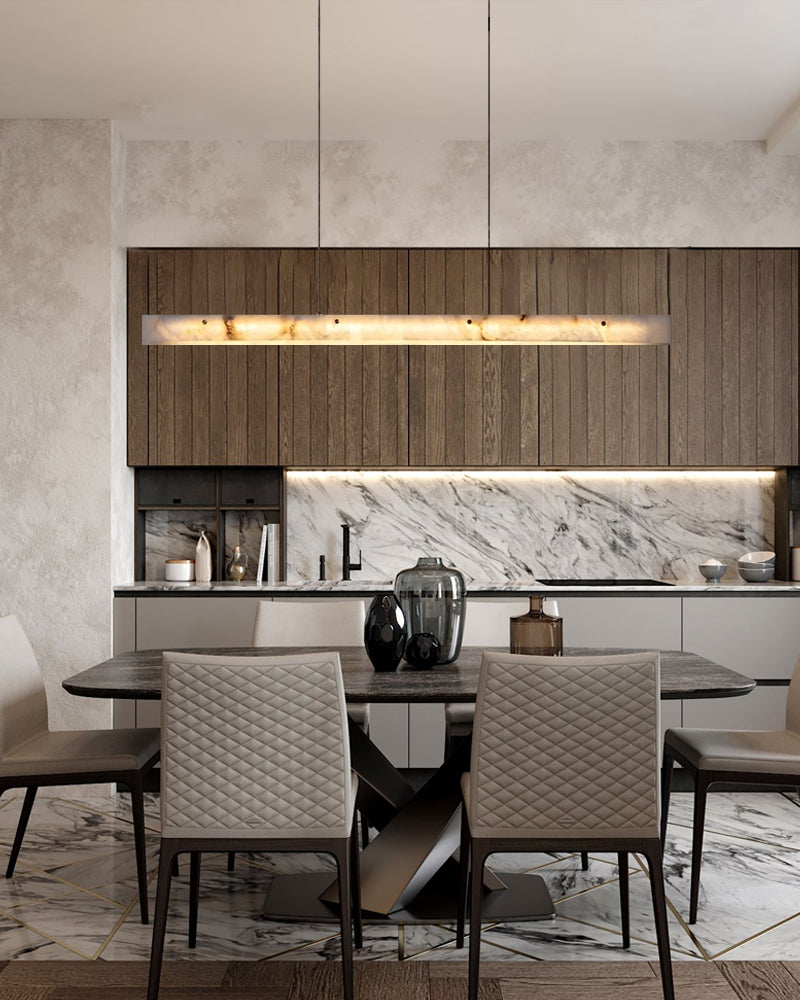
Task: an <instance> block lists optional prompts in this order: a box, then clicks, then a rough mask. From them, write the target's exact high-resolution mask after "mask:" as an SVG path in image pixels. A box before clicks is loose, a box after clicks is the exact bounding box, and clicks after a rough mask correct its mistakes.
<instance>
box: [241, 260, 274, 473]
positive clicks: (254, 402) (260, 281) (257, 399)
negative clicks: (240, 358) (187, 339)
mask: <svg viewBox="0 0 800 1000" xmlns="http://www.w3.org/2000/svg"><path fill="white" fill-rule="evenodd" d="M244 266H245V305H246V310H245V311H246V312H248V313H252V314H254V315H260V314H263V313H266V312H267V251H266V250H249V251H247V253H246V254H245V259H244ZM243 350H244V353H245V361H246V377H247V425H246V436H247V458H246V462H247V464H248V465H268V464H270V463H269V460H268V458H267V454H268V451H269V447H268V438H267V422H266V408H267V367H266V360H267V356H266V352H267V348H266V347H245V348H244V349H243ZM275 426H276V428H277V422H276V424H275Z"/></svg>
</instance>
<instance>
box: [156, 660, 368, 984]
mask: <svg viewBox="0 0 800 1000" xmlns="http://www.w3.org/2000/svg"><path fill="white" fill-rule="evenodd" d="M161 692H162V694H161V855H160V858H159V867H158V890H157V894H156V912H155V919H154V926H153V945H152V951H151V957H150V976H149V985H148V993H147V996H148V1000H156V997H157V996H158V987H159V980H160V976H161V960H162V955H163V949H164V934H165V930H166V921H167V909H168V905H169V894H170V882H171V878H172V862H173V859H174V858H175V857H177V856H178V855H179V854H181V853H183V852H188V853H191V854H192V855H195V854H196V853H197V852H201V851H220V850H222V851H224V850H236V851H262V850H270V851H292V852H295V851H318V852H323V853H327V854H332V855H333V856H334V857H335V858H336V863H337V868H338V882H339V898H340V901H341V903H340V918H341V932H342V973H343V980H344V996H345V998H346V1000H352V996H353V926H352V924H353V920H355V945H356V947H360V946H361V911H360V891H359V880H358V863H359V862H358V843H357V840H356V838H355V836H354V835H353V823H354V816H355V797H356V789H357V785H358V779H357V778H356V777H355V776H354V775H353V774H352V772H351V770H350V746H349V742H348V735H347V715H346V712H345V701H344V687H343V684H342V674H341V666H340V663H339V654H338V653H330V652H324V653H305V654H302V655H296V656H280V657H259V656H225V655H221V656H210V655H203V656H201V655H199V654H192V653H170V652H165V653H164V654H163V666H162V681H161Z"/></svg>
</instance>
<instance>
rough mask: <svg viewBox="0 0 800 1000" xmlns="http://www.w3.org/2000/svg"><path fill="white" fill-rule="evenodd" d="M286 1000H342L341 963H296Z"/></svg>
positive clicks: (230, 999)
mask: <svg viewBox="0 0 800 1000" xmlns="http://www.w3.org/2000/svg"><path fill="white" fill-rule="evenodd" d="M229 1000H233V998H232V997H231V998H229ZM236 1000H238V998H236ZM288 1000H342V963H341V962H297V964H296V965H295V970H294V977H293V979H292V985H291V986H290V987H289V993H288Z"/></svg>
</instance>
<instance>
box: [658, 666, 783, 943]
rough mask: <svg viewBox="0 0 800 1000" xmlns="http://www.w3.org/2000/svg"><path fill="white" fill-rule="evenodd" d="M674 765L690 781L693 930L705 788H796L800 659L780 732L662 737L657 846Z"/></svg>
mask: <svg viewBox="0 0 800 1000" xmlns="http://www.w3.org/2000/svg"><path fill="white" fill-rule="evenodd" d="M675 761H677V762H678V763H679V764H680V765H681V766H682V767H685V768H686V770H687V771H688V772H689V773H690V774H691V775H692V777H693V778H694V815H693V818H692V874H691V879H690V889H689V923H690V924H693V923H695V922H696V921H697V906H698V899H699V895H700V865H701V862H702V858H703V827H704V825H705V816H706V795H707V793H708V789H709V787H710V786H711V785H714V784H718V783H719V782H726V781H733V782H736V783H737V784H740V783H752V784H756V785H798V784H800V659H798V661H797V663H796V664H795V667H794V673H793V674H792V680H791V683H790V684H789V692H788V696H787V700H786V728H785V729H779V730H775V731H771V730H767V731H758V730H737V729H668V730H667V731H666V733H665V734H664V768H663V784H662V804H661V835H662V841H663V840H664V838H665V836H666V832H667V813H668V811H669V797H670V788H671V785H672V767H673V764H674V762H675Z"/></svg>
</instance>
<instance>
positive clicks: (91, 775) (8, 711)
mask: <svg viewBox="0 0 800 1000" xmlns="http://www.w3.org/2000/svg"><path fill="white" fill-rule="evenodd" d="M0 677H2V683H0V795H2V793H3V792H5V791H7V790H8V789H10V788H24V789H26V791H25V800H24V802H23V805H22V811H21V813H20V817H19V823H18V825H17V832H16V834H15V836H14V844H13V847H12V849H11V856H10V858H9V861H8V867H7V868H6V878H11V876H12V875H13V874H14V868H15V866H16V863H17V858H18V856H19V852H20V848H21V846H22V840H23V837H24V836H25V830H26V827H27V825H28V820H29V818H30V815H31V810H32V809H33V804H34V801H35V799H36V792H37V790H38V789H39V788H40V787H42V786H43V785H88V784H99V783H103V782H119V784H121V785H125V786H126V787H127V788H128V789H129V790H130V793H131V808H132V812H133V834H134V843H135V854H136V871H137V876H138V888H139V912H140V916H141V921H142V923H143V924H146V923H147V861H146V855H145V832H144V799H143V792H142V781H143V777H144V775H145V773H146V772H147V771H149V770H150V768H152V767H153V765H154V764H156V763H157V761H158V754H159V734H158V730H157V729H81V730H70V731H64V730H51V729H50V727H49V722H48V711H47V694H46V692H45V686H44V680H43V678H42V672H41V669H40V668H39V664H38V662H37V660H36V654H35V653H34V651H33V648H32V647H31V644H30V643H29V642H28V639H27V637H26V635H25V633H24V631H23V629H22V626H21V625H20V623H19V621H18V620H17V619H16V617H15V616H14V615H9V616H8V617H6V618H0Z"/></svg>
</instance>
